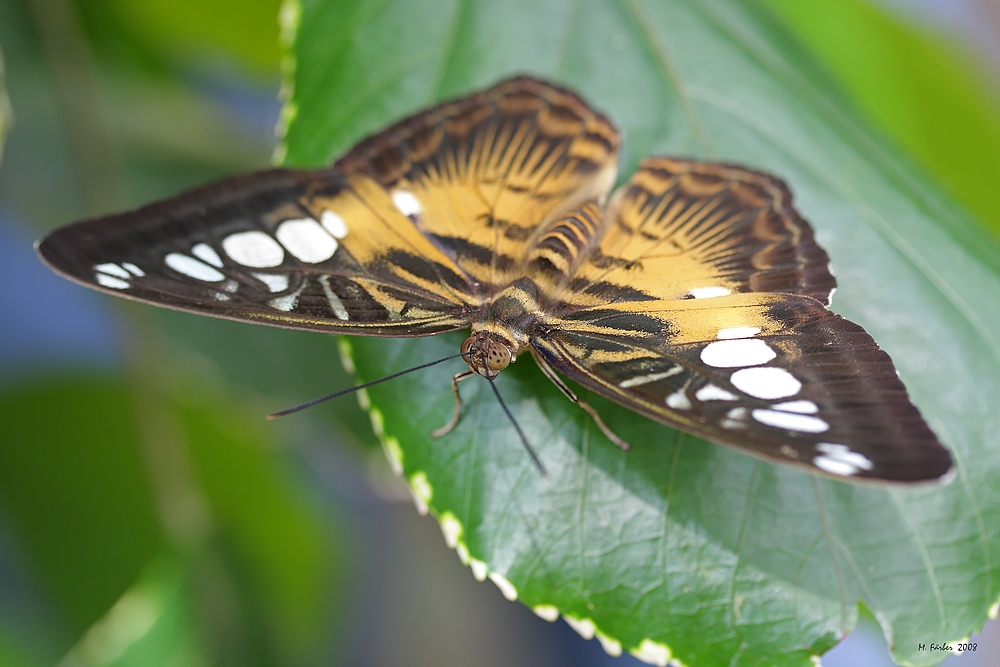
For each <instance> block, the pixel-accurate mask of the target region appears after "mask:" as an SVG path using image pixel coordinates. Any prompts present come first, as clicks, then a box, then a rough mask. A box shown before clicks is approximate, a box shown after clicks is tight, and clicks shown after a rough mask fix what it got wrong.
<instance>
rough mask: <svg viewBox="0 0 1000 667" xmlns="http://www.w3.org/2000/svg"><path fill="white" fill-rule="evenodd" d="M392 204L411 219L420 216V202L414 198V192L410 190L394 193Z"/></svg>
mask: <svg viewBox="0 0 1000 667" xmlns="http://www.w3.org/2000/svg"><path fill="white" fill-rule="evenodd" d="M392 203H393V204H395V205H396V208H398V209H399V212H400V213H402V214H403V215H405V216H406V217H410V216H411V215H420V202H419V201H417V198H416V197H414V196H413V193H412V192H409V191H408V190H396V191H395V192H393V193H392Z"/></svg>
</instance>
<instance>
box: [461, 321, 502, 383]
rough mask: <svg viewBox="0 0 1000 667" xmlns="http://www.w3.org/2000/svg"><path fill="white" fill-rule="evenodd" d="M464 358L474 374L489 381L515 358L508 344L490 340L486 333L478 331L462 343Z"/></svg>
mask: <svg viewBox="0 0 1000 667" xmlns="http://www.w3.org/2000/svg"><path fill="white" fill-rule="evenodd" d="M462 356H463V357H464V358H465V361H466V363H468V364H469V368H471V369H472V372H473V373H477V374H479V375H482V376H483V377H484V378H486V379H487V380H492V379H494V378H495V377H496V376H497V375H499V374H500V371H502V370H503V369H505V368H507V366H508V365H509V364H510V362H511V361H512V360H513V358H514V354H513V352H512V351H511V349H510V347H509V346H508V345H507V344H505V343H503V342H501V341H498V340H494V339H493V338H490V336H489V334H487V333H486V332H485V331H478V332H476V333H474V334H472V335H471V336H469V337H468V338H466V339H465V342H464V343H462Z"/></svg>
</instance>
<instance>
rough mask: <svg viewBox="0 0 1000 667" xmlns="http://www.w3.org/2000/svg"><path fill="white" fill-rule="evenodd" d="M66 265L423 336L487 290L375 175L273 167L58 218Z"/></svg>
mask: <svg viewBox="0 0 1000 667" xmlns="http://www.w3.org/2000/svg"><path fill="white" fill-rule="evenodd" d="M38 253H39V255H41V257H42V259H43V260H44V261H45V262H46V263H47V264H48V265H49V266H50V267H52V268H53V269H54V270H55V271H57V272H58V273H61V274H63V275H65V276H66V277H68V278H70V279H72V280H74V281H76V282H79V283H81V284H83V285H86V286H88V287H92V288H94V289H98V290H101V291H104V292H107V293H110V294H115V295H116V296H122V297H125V298H129V299H134V300H138V301H144V302H147V303H152V304H154V305H159V306H165V307H167V308H174V309H178V310H184V311H189V312H195V313H200V314H203V315H211V316H213V317H222V318H227V319H235V320H242V321H250V322H258V323H262V324H270V325H273V326H280V327H286V328H295V329H309V330H323V331H330V332H339V333H351V334H360V335H370V336H422V335H430V334H433V333H438V332H441V331H451V330H455V329H461V328H464V327H467V326H468V319H467V317H466V312H467V310H468V309H469V308H475V307H477V306H478V305H479V303H480V301H479V297H478V296H476V294H475V293H474V292H473V289H472V287H471V286H470V285H469V283H468V281H467V280H466V279H465V277H464V276H463V275H462V273H461V271H460V270H459V268H458V267H457V266H455V265H454V263H453V262H452V260H451V259H450V258H449V257H448V256H446V255H445V254H444V253H442V252H441V251H440V250H439V249H438V248H437V247H436V246H435V245H434V244H433V243H431V242H430V241H429V240H428V239H427V238H426V237H425V236H424V235H423V234H421V233H420V232H419V231H418V230H417V229H416V228H415V227H414V226H413V223H412V221H411V220H410V219H409V218H408V217H407V216H406V215H404V214H403V213H402V212H400V211H399V209H398V208H397V207H396V206H395V204H394V203H393V202H392V200H391V198H390V196H389V194H388V193H387V192H386V191H385V189H384V188H382V186H381V185H379V184H378V183H377V182H375V181H374V180H373V179H371V178H370V177H368V176H365V175H360V174H340V173H336V172H334V171H330V170H320V171H295V170H286V169H275V170H270V171H263V172H257V173H252V174H245V175H241V176H236V177H232V178H229V179H225V180H222V181H220V182H218V183H215V184H214V185H209V186H206V187H202V188H199V189H196V190H192V191H190V192H187V193H185V194H182V195H180V196H178V197H175V198H173V199H168V200H166V201H163V202H159V203H156V204H152V205H150V206H146V207H144V208H142V209H139V210H137V211H132V212H128V213H123V214H119V215H112V216H108V217H104V218H98V219H95V220H89V221H84V222H80V223H77V224H74V225H70V226H68V227H64V228H62V229H59V230H57V231H55V232H53V233H52V234H50V235H49V236H47V237H46V238H44V239H43V240H42V241H40V242H39V244H38Z"/></svg>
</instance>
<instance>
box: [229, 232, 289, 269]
mask: <svg viewBox="0 0 1000 667" xmlns="http://www.w3.org/2000/svg"><path fill="white" fill-rule="evenodd" d="M222 249H223V250H225V251H226V254H227V255H229V256H230V257H231V258H232V260H233V261H234V262H236V263H237V264H242V265H243V266H250V267H253V268H255V269H267V268H270V267H272V266H278V265H279V264H281V262H283V261H284V259H285V251H284V250H282V249H281V246H280V245H278V242H277V241H275V240H274V239H273V238H271V237H270V236H268V235H267V234H265V233H264V232H261V231H257V230H254V231H250V232H237V233H235V234H230V235H229V236H227V237H226V238H224V239H223V240H222Z"/></svg>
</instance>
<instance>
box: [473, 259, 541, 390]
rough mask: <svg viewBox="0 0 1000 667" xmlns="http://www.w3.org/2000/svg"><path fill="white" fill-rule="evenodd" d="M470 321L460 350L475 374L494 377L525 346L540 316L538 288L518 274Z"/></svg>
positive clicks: (531, 281) (528, 279) (539, 320)
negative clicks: (469, 327) (481, 313)
mask: <svg viewBox="0 0 1000 667" xmlns="http://www.w3.org/2000/svg"><path fill="white" fill-rule="evenodd" d="M482 312H483V316H482V319H480V320H479V321H473V323H472V335H471V336H469V337H468V338H466V339H465V342H464V343H462V354H465V355H468V356H466V358H465V360H466V361H467V362H468V363H469V367H470V368H471V369H472V370H473V371H474V372H476V373H478V374H479V375H482V376H484V377H487V378H490V379H492V378H494V377H496V375H497V374H498V373H499V372H500V371H501V370H503V369H504V368H506V367H507V364H509V363H510V362H511V361H513V360H514V359H515V358H516V357H517V354H518V352H520V351H521V350H523V349H525V348H527V347H528V345H529V344H530V343H529V341H530V339H531V335H532V333H533V332H534V331H535V329H536V328H537V326H538V324H539V323H540V322H541V321H542V320H543V319H544V312H543V311H542V308H541V306H540V305H539V289H538V286H537V285H536V284H535V282H534V281H533V280H532V279H530V278H520V279H518V280H517V281H515V282H513V283H512V284H510V285H508V286H507V287H505V288H504V289H502V290H501V291H500V292H498V293H497V294H496V296H494V297H493V299H492V300H491V301H490V302H489V304H487V306H486V308H484V309H483V311H482Z"/></svg>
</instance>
